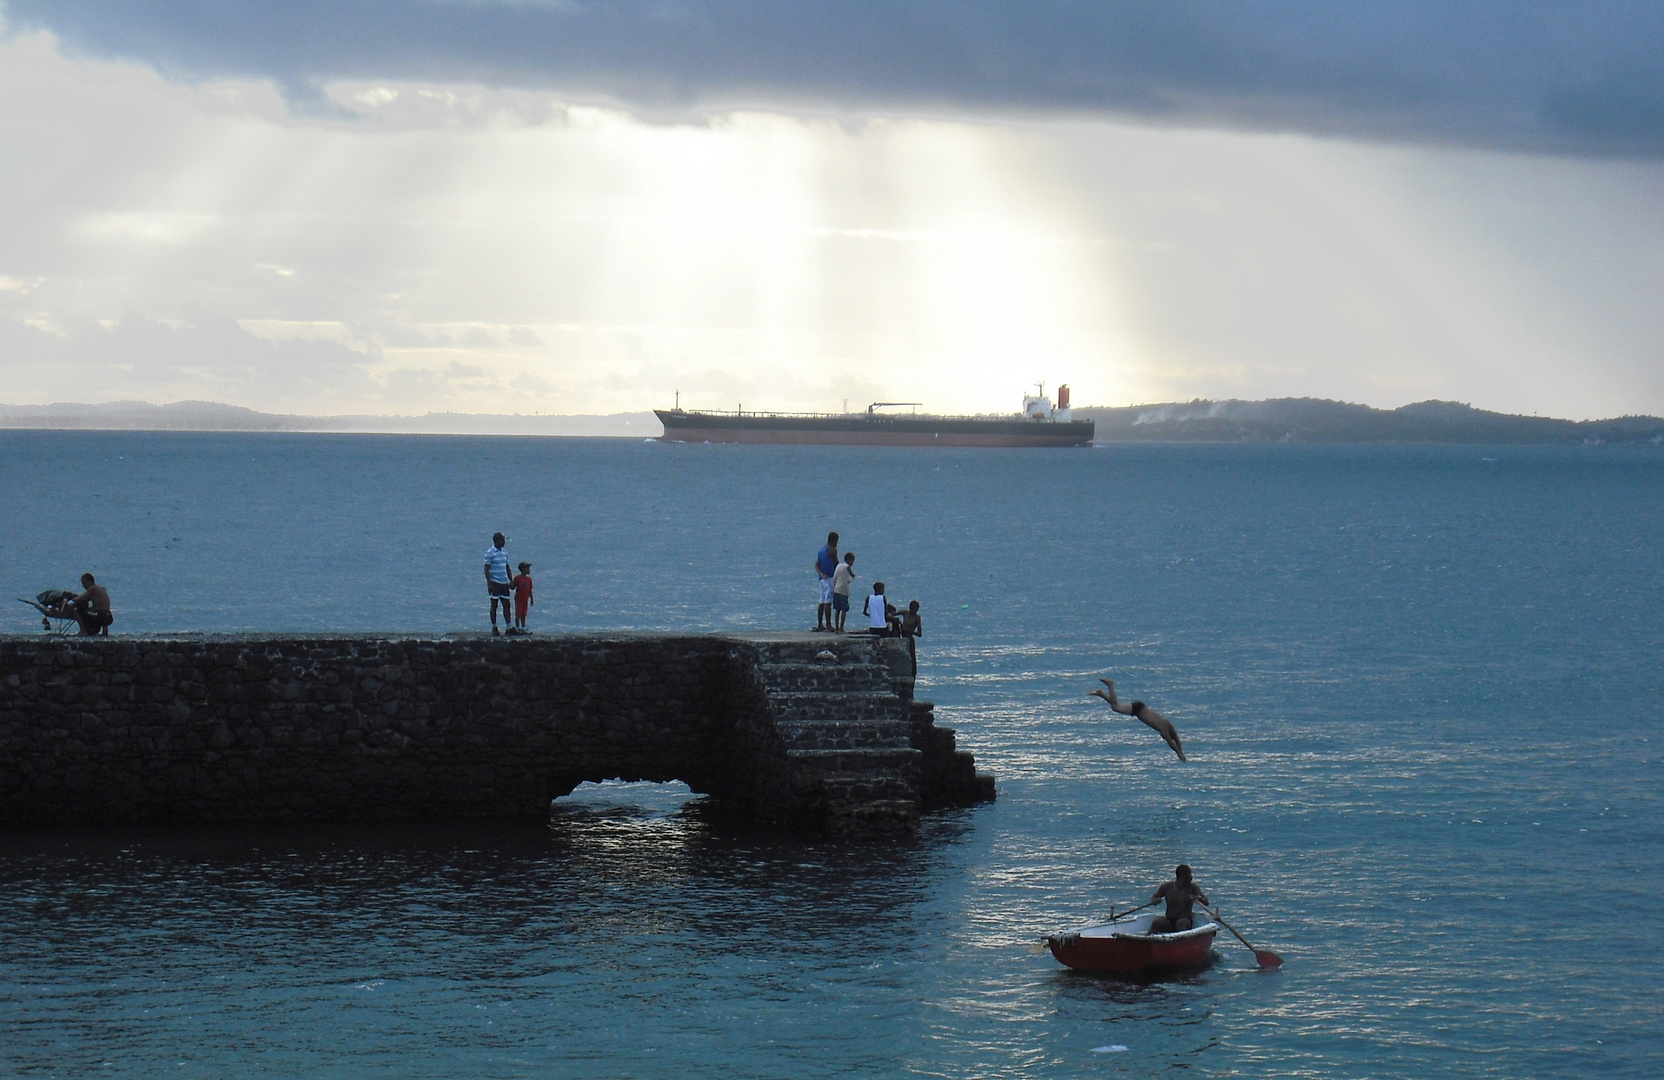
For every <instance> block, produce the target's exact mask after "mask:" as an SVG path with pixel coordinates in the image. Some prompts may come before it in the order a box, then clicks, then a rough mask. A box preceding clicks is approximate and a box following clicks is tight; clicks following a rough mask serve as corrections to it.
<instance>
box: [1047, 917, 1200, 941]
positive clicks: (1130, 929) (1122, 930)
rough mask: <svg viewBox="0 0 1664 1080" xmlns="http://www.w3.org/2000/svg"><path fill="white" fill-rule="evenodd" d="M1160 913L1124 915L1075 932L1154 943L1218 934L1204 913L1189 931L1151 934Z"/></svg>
mask: <svg viewBox="0 0 1664 1080" xmlns="http://www.w3.org/2000/svg"><path fill="white" fill-rule="evenodd" d="M1158 915H1159V913H1158V912H1153V911H1147V912H1145V913H1143V914H1142V915H1123V916H1122V917H1121V918H1119V919H1116V920H1115V921H1114V922H1108V923H1104V924H1103V925H1102V926H1088V927H1084V928H1082V929H1080V930H1077V931H1075V932H1076V933H1077V934H1079V935H1080V936H1081V937H1083V938H1107V937H1147V938H1150V939H1151V940H1152V941H1183V940H1185V939H1186V938H1193V937H1201V936H1202V935H1203V934H1216V933H1218V932H1219V924H1218V923H1215V922H1214V921H1213V920H1212V919H1210V918H1208V916H1207V914H1206V913H1204V912H1197V914H1196V919H1197V922H1196V925H1195V926H1193V927H1191V928H1190V929H1189V930H1180V931H1177V932H1176V933H1172V934H1152V933H1150V923H1152V922H1154V921H1155V920H1156V918H1157V917H1158Z"/></svg>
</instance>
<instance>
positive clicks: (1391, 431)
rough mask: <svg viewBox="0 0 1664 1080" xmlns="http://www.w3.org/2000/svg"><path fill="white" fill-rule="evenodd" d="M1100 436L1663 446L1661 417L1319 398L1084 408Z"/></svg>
mask: <svg viewBox="0 0 1664 1080" xmlns="http://www.w3.org/2000/svg"><path fill="white" fill-rule="evenodd" d="M1074 414H1075V416H1076V417H1077V418H1078V419H1082V420H1096V421H1097V423H1098V432H1097V440H1098V441H1099V442H1251V443H1267V442H1319V443H1489V444H1493V445H1509V444H1513V445H1525V444H1552V443H1559V444H1573V445H1576V444H1583V443H1617V444H1625V445H1641V444H1651V445H1654V446H1659V445H1664V419H1660V418H1658V417H1656V416H1624V417H1619V418H1617V419H1615V420H1554V419H1551V418H1549V417H1546V416H1511V415H1509V414H1507V413H1495V412H1486V411H1485V410H1484V409H1475V408H1473V407H1472V406H1471V405H1463V404H1461V403H1460V402H1455V401H1421V402H1417V403H1416V404H1414V405H1405V406H1403V407H1402V408H1398V409H1372V408H1370V407H1369V406H1368V405H1352V404H1349V403H1347V402H1344V401H1325V400H1323V399H1321V398H1274V399H1272V400H1270V401H1201V400H1198V401H1191V402H1186V403H1184V404H1178V403H1172V404H1166V405H1134V406H1130V407H1127V408H1104V407H1098V406H1087V407H1084V408H1079V409H1076V410H1074Z"/></svg>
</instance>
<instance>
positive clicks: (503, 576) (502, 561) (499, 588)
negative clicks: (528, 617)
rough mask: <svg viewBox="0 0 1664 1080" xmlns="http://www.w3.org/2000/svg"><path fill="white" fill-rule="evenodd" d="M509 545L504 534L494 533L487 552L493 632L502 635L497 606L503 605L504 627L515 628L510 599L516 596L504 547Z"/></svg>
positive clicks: (486, 572) (488, 588) (488, 595)
mask: <svg viewBox="0 0 1664 1080" xmlns="http://www.w3.org/2000/svg"><path fill="white" fill-rule="evenodd" d="M507 543H508V540H506V539H505V538H504V537H503V534H502V533H493V534H492V536H491V546H490V547H489V548H487V549H486V551H485V595H486V598H487V600H488V601H489V602H490V604H491V632H492V633H493V634H501V633H502V631H501V630H499V629H497V604H498V602H499V601H500V602H501V603H502V605H503V625H504V626H513V625H514V616H513V615H511V614H509V609H508V602H509V598H510V597H512V596H513V595H514V589H513V588H512V587H511V586H510V585H509V573H508V552H506V551H504V550H503V546H504V545H505V544H507Z"/></svg>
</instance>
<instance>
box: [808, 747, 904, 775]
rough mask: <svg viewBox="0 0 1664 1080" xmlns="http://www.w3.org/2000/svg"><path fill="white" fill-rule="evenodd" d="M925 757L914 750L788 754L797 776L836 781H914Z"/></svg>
mask: <svg viewBox="0 0 1664 1080" xmlns="http://www.w3.org/2000/svg"><path fill="white" fill-rule="evenodd" d="M923 758H924V755H923V754H921V753H920V752H919V751H917V750H915V749H913V748H912V747H910V746H898V747H869V748H863V749H860V750H787V751H786V760H787V761H788V762H789V763H790V764H791V767H792V771H793V772H794V773H799V774H804V775H814V776H817V777H819V778H822V779H830V778H833V777H838V776H843V777H881V776H892V777H911V776H916V775H917V770H918V769H919V767H920V763H921V762H922V761H923Z"/></svg>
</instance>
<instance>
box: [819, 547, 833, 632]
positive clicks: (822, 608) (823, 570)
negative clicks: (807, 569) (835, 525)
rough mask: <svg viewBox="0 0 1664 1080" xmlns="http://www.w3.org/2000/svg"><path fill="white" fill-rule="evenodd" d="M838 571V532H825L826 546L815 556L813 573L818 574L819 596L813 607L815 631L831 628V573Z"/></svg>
mask: <svg viewBox="0 0 1664 1080" xmlns="http://www.w3.org/2000/svg"><path fill="white" fill-rule="evenodd" d="M837 572H838V534H837V533H835V532H834V533H827V534H826V546H825V547H823V548H821V549H820V553H819V554H818V555H816V556H815V573H817V574H819V575H820V581H819V583H818V586H817V587H818V589H819V593H818V594H817V595H818V596H819V597H820V601H819V605H818V606H817V607H816V608H815V633H820V632H821V631H824V630H831V629H832V575H833V574H835V573H837Z"/></svg>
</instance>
